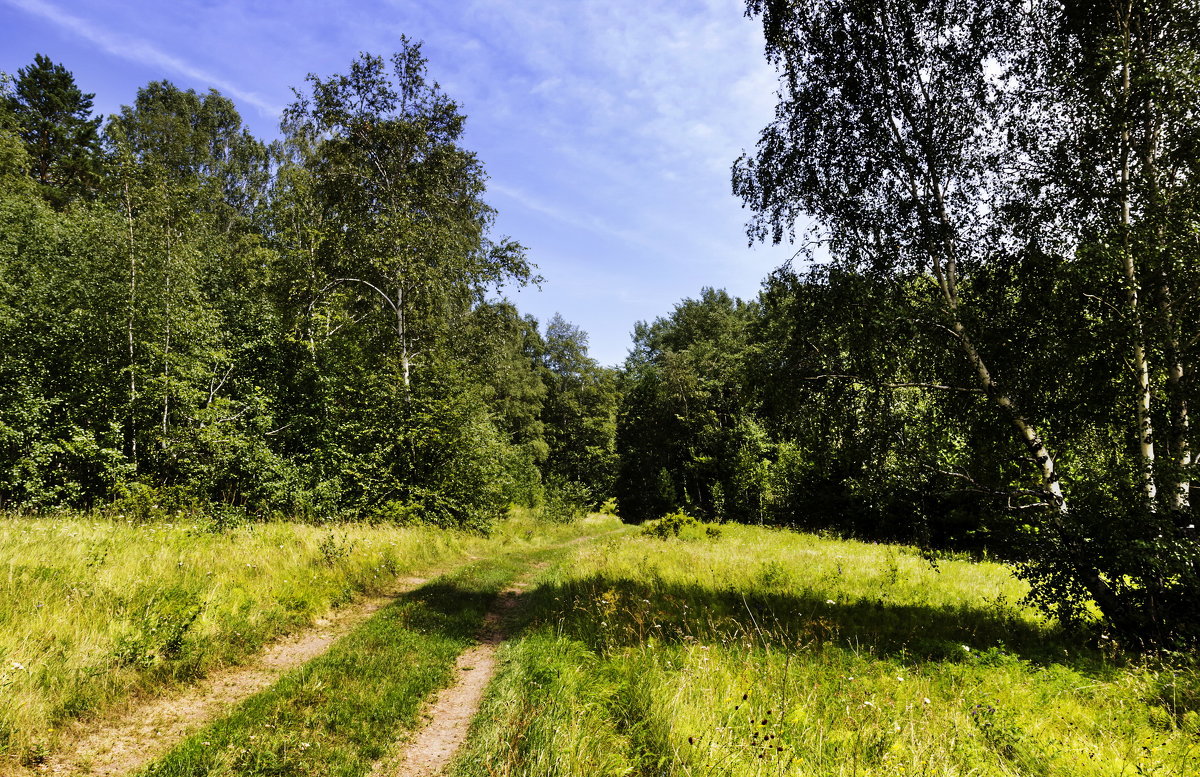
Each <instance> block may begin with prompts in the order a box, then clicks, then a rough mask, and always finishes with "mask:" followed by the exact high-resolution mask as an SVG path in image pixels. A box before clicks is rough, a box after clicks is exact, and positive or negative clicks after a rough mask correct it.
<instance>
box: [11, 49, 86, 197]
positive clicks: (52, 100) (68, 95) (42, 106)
mask: <svg viewBox="0 0 1200 777" xmlns="http://www.w3.org/2000/svg"><path fill="white" fill-rule="evenodd" d="M94 97H95V95H94V94H85V93H84V92H83V91H82V90H81V89H80V88H79V87H78V86H77V85H76V83H75V77H74V76H73V75H72V74H71V72H70V71H69V70H67V69H66V68H65V67H63V66H62V65H59V64H56V63H54V62H52V61H51V60H50V58H49V57H46V56H44V55H42V54H37V55H36V56H35V57H34V60H33V64H31V65H29V66H27V67H23V68H21V69H19V70H18V71H17V77H16V81H15V83H14V88H13V90H12V94H11V95H10V96H9V97H8V98H7V102H8V109H9V111H10V112H11V113H12V114H13V116H14V118H15V120H16V123H17V127H18V130H17V131H18V134H19V135H20V137H21V139H22V140H23V141H24V142H25V150H26V152H27V153H28V155H29V160H30V165H31V172H32V175H33V177H34V178H35V179H36V180H37V181H38V183H39V184H40V185H41V188H42V192H43V194H44V196H45V197H46V198H47V199H48V200H49V201H50V202H52V203H54V204H55V205H57V206H60V207H61V206H63V205H65V204H66V203H67V202H70V201H71V200H72V199H75V198H77V197H81V196H85V195H90V194H92V193H94V191H95V189H96V185H97V183H98V176H99V164H100V136H99V128H100V119H99V118H93V117H92V99H93V98H94Z"/></svg>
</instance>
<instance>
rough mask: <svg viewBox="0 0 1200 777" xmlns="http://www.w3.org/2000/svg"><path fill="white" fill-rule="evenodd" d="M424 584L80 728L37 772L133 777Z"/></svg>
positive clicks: (340, 614)
mask: <svg viewBox="0 0 1200 777" xmlns="http://www.w3.org/2000/svg"><path fill="white" fill-rule="evenodd" d="M425 582H426V579H425V578H419V577H407V578H400V579H399V580H397V581H396V587H395V588H394V589H393V590H391V591H389V592H388V593H387V594H385V595H383V596H375V597H371V598H369V599H364V600H361V601H359V602H357V603H355V604H353V605H350V606H349V607H345V608H343V609H340V610H336V611H334V612H333V613H331V614H330V615H328V616H327V617H325V618H321V619H320V620H318V621H317V623H316V625H315V627H313V628H311V629H306V630H305V631H302V632H299V633H296V634H292V635H290V636H288V637H284V638H283V639H281V640H279V641H278V642H276V643H274V644H273V645H271V646H270V647H269V648H267V649H266V651H265V652H263V653H262V654H261V655H260V656H259V657H258V658H257V659H255V660H254V661H253V662H252V663H250V664H247V665H243V666H238V667H230V668H228V669H223V670H220V671H217V672H214V673H213V674H211V675H209V676H208V677H206V678H204V679H203V680H201V681H199V682H197V683H196V684H194V685H191V686H188V687H187V688H184V689H182V690H180V691H179V692H177V693H172V694H168V695H165V696H161V697H157V698H152V699H149V700H145V699H141V700H133V701H131V702H130V703H129V704H127V705H126V708H125V710H124V711H123V712H119V713H117V715H116V717H115V719H110V720H107V721H105V722H104V723H103V724H102V725H101V726H96V725H95V724H92V725H91V726H88V725H87V724H77V725H76V726H75V727H74V729H73V730H72V731H71V732H70V733H69V734H68V736H67V741H66V742H64V744H63V746H62V748H61V749H60V752H59V753H57V754H56V755H54V756H52V757H51V758H50V759H49V760H48V761H47V762H46V763H45V764H43V765H42V766H40V767H39V768H38V772H41V773H50V774H75V775H97V776H100V775H105V776H111V775H120V774H128V773H130V772H132V771H134V770H135V769H137V768H138V767H140V766H143V765H145V764H146V763H148V762H149V761H151V760H153V759H154V758H157V757H158V756H160V755H163V754H164V753H166V752H167V751H168V750H170V749H171V748H172V747H173V746H174V745H176V744H178V742H179V740H180V739H182V738H184V737H185V736H187V735H188V734H190V733H192V732H193V731H195V730H197V729H199V728H200V727H202V726H203V725H204V724H206V723H208V722H209V721H211V720H213V719H215V718H217V717H218V716H219V715H221V714H223V713H225V712H226V711H228V710H229V709H230V708H231V707H232V706H233V705H235V704H237V703H238V702H240V701H242V700H243V699H245V698H247V697H249V696H251V695H253V694H255V693H258V692H259V691H261V690H263V689H265V688H268V687H270V686H271V685H272V684H273V683H275V681H276V680H278V679H279V677H280V676H281V675H282V674H283V673H284V672H287V671H288V670H289V669H293V668H295V667H297V666H300V665H301V664H304V663H307V662H308V661H311V660H312V659H314V658H316V657H317V656H319V655H321V654H322V653H324V652H325V651H326V650H328V649H329V647H330V646H331V645H332V644H333V643H334V642H336V641H337V640H338V639H340V638H341V637H342V636H344V635H345V634H347V633H348V632H349V631H350V630H351V629H353V628H354V627H355V626H357V625H358V624H360V623H362V622H363V621H365V620H367V619H368V618H370V617H371V616H372V615H374V614H375V613H376V612H377V611H378V610H379V609H380V608H381V607H383V606H384V605H386V604H388V603H389V602H391V601H392V600H394V599H395V598H396V597H397V596H399V595H401V594H404V593H407V592H408V591H411V590H413V589H414V588H417V587H418V586H420V585H422V584H423V583H425Z"/></svg>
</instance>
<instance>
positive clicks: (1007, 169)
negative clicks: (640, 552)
mask: <svg viewBox="0 0 1200 777" xmlns="http://www.w3.org/2000/svg"><path fill="white" fill-rule="evenodd" d="M746 11H747V15H748V16H750V17H752V18H756V19H759V20H760V21H761V23H762V25H763V30H764V34H765V40H766V55H767V58H768V60H769V62H770V63H772V64H773V65H774V66H775V67H776V70H777V72H778V74H779V87H778V92H777V98H778V102H777V107H776V112H775V118H774V119H773V121H772V122H771V123H770V124H769V125H768V126H767V127H766V128H765V129H764V130H763V131H762V133H761V136H760V139H759V142H758V145H757V147H756V149H755V150H754V151H753V152H749V153H746V154H744V155H743V156H742V157H741V158H740V159H739V160H738V161H737V162H736V163H735V164H734V166H733V189H734V192H735V194H736V195H737V196H738V197H740V198H741V199H742V201H743V203H744V204H745V206H746V207H747V208H748V209H749V211H750V214H751V218H750V221H749V225H748V235H749V238H750V240H751V241H759V240H764V241H772V242H775V243H780V242H784V241H789V240H793V241H796V242H797V243H799V246H798V248H799V252H798V259H803V260H807V261H799V260H794V261H793V262H792V264H791V265H789V266H786V267H782V268H780V269H779V270H777V271H776V272H775V273H773V274H772V275H771V277H770V278H768V279H767V281H766V282H765V284H764V287H763V291H762V293H761V294H760V296H759V298H758V299H757V300H755V301H753V302H751V303H743V302H741V301H738V300H733V299H730V298H729V297H728V296H726V295H724V294H722V293H719V292H714V291H705V292H704V293H703V294H702V295H701V297H700V299H697V300H687V301H685V302H683V303H681V304H680V305H678V306H677V307H676V308H675V310H674V312H673V313H672V314H670V315H669V316H667V317H665V318H663V319H660V320H658V321H656V322H654V323H653V324H650V325H646V326H642V327H640V328H639V330H638V332H637V335H636V342H637V345H636V347H635V350H634V352H633V354H632V356H631V358H630V361H629V363H628V365H627V367H628V373H629V374H628V380H629V381H630V387H629V389H628V392H627V393H626V395H625V398H624V400H623V405H622V409H621V414H620V420H619V423H618V441H619V446H618V447H619V451H620V454H621V468H620V471H619V474H618V478H617V487H618V495H619V498H620V500H621V505H622V508H623V509H624V510H625V511H626V513H628V514H634V515H638V514H640V515H645V516H649V515H653V514H655V513H657V512H661V511H663V510H666V509H673V508H675V507H682V508H684V509H687V510H693V511H696V512H699V513H702V514H706V515H711V516H716V517H722V516H724V517H734V518H736V519H738V520H753V521H761V522H763V523H770V524H781V525H801V526H810V527H835V528H838V529H840V530H842V531H846V532H850V533H853V534H856V535H859V536H863V537H876V538H894V539H903V540H907V541H917V542H922V543H927V544H931V545H938V544H940V545H947V544H948V545H951V546H958V547H968V548H970V547H974V548H980V547H986V548H989V549H991V550H992V551H993V552H1000V553H1004V554H1005V555H1007V556H1009V557H1010V558H1013V559H1015V560H1017V561H1018V562H1019V571H1020V574H1021V575H1022V576H1023V577H1024V578H1025V579H1027V580H1028V581H1029V582H1030V583H1031V584H1032V587H1033V593H1032V594H1031V596H1032V598H1033V600H1034V601H1036V602H1037V603H1039V604H1041V605H1042V606H1043V607H1044V608H1046V609H1047V611H1049V612H1051V613H1053V614H1055V615H1057V616H1059V617H1060V618H1062V620H1063V621H1064V622H1067V623H1071V622H1080V621H1085V620H1090V619H1091V617H1092V614H1093V613H1094V612H1095V610H1094V609H1093V608H1098V609H1099V611H1100V612H1101V613H1102V616H1103V618H1104V620H1105V622H1106V623H1107V624H1108V625H1109V627H1110V628H1113V629H1115V630H1116V631H1118V632H1120V633H1121V634H1122V635H1124V637H1125V638H1126V639H1127V640H1128V641H1132V642H1142V643H1146V644H1151V643H1157V644H1166V643H1169V642H1171V641H1173V640H1182V641H1194V640H1196V639H1197V638H1200V617H1197V613H1198V612H1200V610H1197V608H1196V606H1195V602H1196V601H1197V598H1198V594H1200V542H1198V540H1197V531H1196V528H1195V525H1196V520H1195V510H1194V504H1193V502H1194V500H1195V496H1194V492H1195V479H1196V461H1195V453H1194V452H1195V442H1194V439H1193V438H1194V434H1195V432H1194V428H1193V427H1194V424H1193V423H1192V419H1191V408H1193V407H1194V406H1195V404H1196V399H1197V396H1196V394H1197V386H1196V380H1195V368H1196V360H1197V345H1198V344H1200V315H1198V313H1200V311H1198V310H1197V307H1196V306H1197V303H1198V301H1200V274H1198V272H1197V270H1198V268H1200V263H1198V262H1197V256H1198V249H1200V200H1198V199H1197V194H1200V115H1198V114H1197V106H1200V5H1198V4H1197V3H1195V2H1190V1H1186V0H1163V1H1161V2H1160V1H1158V0H1150V2H1144V3H1128V2H1124V0H1111V1H1110V2H1100V3H1093V2H1086V3H1084V2H1075V1H1074V0H1060V1H1057V2H1032V3H1029V2H1016V1H1015V0H1014V1H1010V0H818V1H817V2H811V3H804V4H799V5H797V4H795V3H791V2H786V1H785V0H748V2H747V4H746ZM658 428H666V429H669V430H670V432H669V434H666V435H660V440H659V441H658V442H656V441H655V440H654V439H653V437H654V435H655V431H654V430H655V429H658Z"/></svg>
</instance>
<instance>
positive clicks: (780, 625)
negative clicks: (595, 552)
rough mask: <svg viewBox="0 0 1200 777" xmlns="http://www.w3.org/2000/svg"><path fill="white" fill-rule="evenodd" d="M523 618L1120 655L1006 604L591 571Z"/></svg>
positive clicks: (944, 652) (738, 642)
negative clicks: (715, 584) (838, 597)
mask: <svg viewBox="0 0 1200 777" xmlns="http://www.w3.org/2000/svg"><path fill="white" fill-rule="evenodd" d="M530 598H531V606H530V607H529V608H528V615H527V617H526V620H527V621H528V622H530V623H546V624H552V625H553V626H554V627H555V628H556V629H557V630H559V631H560V632H561V633H563V634H564V635H565V636H569V637H571V638H574V639H578V640H580V641H582V642H584V643H585V644H587V645H589V646H590V647H591V648H593V649H597V650H604V649H614V648H623V647H631V646H637V645H639V644H644V643H645V642H646V641H648V640H650V639H654V640H657V641H659V642H669V643H680V644H686V643H693V644H721V643H724V644H726V645H733V646H742V647H745V648H755V647H761V648H767V649H772V650H782V651H791V652H802V651H813V650H823V649H825V648H828V647H836V648H841V649H846V650H850V651H853V652H855V653H859V654H867V655H871V656H874V657H877V658H882V659H889V660H893V661H896V662H898V663H902V664H906V665H919V664H922V663H928V662H938V663H946V662H950V663H983V664H993V665H1004V664H1014V663H1020V662H1024V663H1026V664H1033V665H1039V666H1049V665H1051V664H1056V665H1060V666H1067V667H1070V668H1071V669H1074V670H1076V671H1079V672H1081V673H1084V674H1087V675H1090V676H1102V675H1107V674H1110V673H1111V672H1113V671H1115V670H1116V669H1118V668H1119V667H1120V666H1121V665H1122V664H1123V663H1124V660H1123V658H1122V656H1121V655H1120V654H1116V655H1112V654H1109V653H1106V652H1104V651H1101V650H1097V649H1094V648H1092V647H1090V646H1089V645H1087V644H1086V642H1085V641H1084V640H1083V639H1082V638H1081V637H1079V636H1076V635H1072V634H1070V633H1068V632H1065V631H1064V630H1062V629H1061V628H1058V627H1056V626H1053V625H1039V624H1035V623H1031V622H1029V621H1028V620H1026V619H1024V618H1021V617H1018V616H1017V615H1016V614H1015V613H1014V612H1013V611H1012V610H1011V609H1010V607H1008V606H1005V605H1001V604H999V603H997V604H995V605H976V606H971V605H956V606H955V605H943V606H933V605H906V604H895V603H888V602H886V601H882V600H875V601H858V602H846V603H835V602H831V601H829V600H827V599H825V598H824V597H822V596H821V595H819V594H818V593H816V592H812V593H804V594H796V593H780V592H777V591H770V590H766V589H764V588H763V587H761V586H754V585H751V586H748V587H747V590H745V591H743V590H739V589H736V588H734V587H732V586H730V587H725V588H709V587H704V586H699V585H680V584H671V583H663V582H661V581H638V580H631V579H628V578H621V577H607V576H604V575H594V576H591V577H587V578H583V579H579V580H574V581H570V582H566V583H556V584H545V585H542V586H540V587H538V588H537V589H536V590H534V591H532V592H531V593H530Z"/></svg>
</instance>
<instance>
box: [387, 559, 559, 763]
mask: <svg viewBox="0 0 1200 777" xmlns="http://www.w3.org/2000/svg"><path fill="white" fill-rule="evenodd" d="M538 566H544V565H542V564H539V565H538ZM527 585H528V584H527V583H525V582H519V583H516V584H514V585H513V586H512V587H510V588H508V589H507V590H505V591H503V592H502V593H501V594H500V596H499V598H498V599H497V602H496V604H495V605H494V606H493V608H492V610H491V612H489V613H488V614H487V617H486V618H485V619H484V625H483V629H482V630H481V632H480V635H479V644H478V645H476V646H475V647H472V648H469V649H468V650H466V651H464V652H463V654H462V655H460V656H459V657H458V661H457V662H456V664H455V671H456V673H457V675H458V679H457V680H456V681H455V683H454V684H453V685H451V686H450V687H448V688H444V689H443V690H442V691H441V692H440V693H438V695H437V698H435V699H434V700H433V702H432V703H431V704H430V705H429V706H428V707H427V708H426V709H425V711H424V714H423V717H424V719H425V721H426V723H425V725H424V726H423V727H422V728H421V729H419V730H417V731H416V732H415V733H414V734H413V736H412V738H411V739H410V740H408V741H406V742H404V743H403V744H402V745H401V746H400V749H398V750H397V752H395V753H394V754H393V755H392V756H391V757H389V758H386V759H384V760H382V761H380V762H379V763H377V764H376V765H375V768H374V769H372V770H371V777H434V776H435V775H438V774H441V773H442V772H443V771H444V770H445V769H446V767H447V766H449V764H450V761H451V760H452V759H453V758H454V756H455V754H456V753H457V752H458V750H459V748H461V747H462V745H463V743H464V742H466V740H467V732H468V731H469V730H470V728H471V721H472V720H474V719H475V715H476V714H477V713H478V712H479V705H480V704H481V703H482V701H483V695H484V692H485V691H486V690H487V686H488V683H489V682H491V679H492V675H494V674H495V673H496V649H497V648H498V647H499V646H500V643H501V642H503V641H504V639H505V637H506V635H507V628H506V626H507V620H508V617H509V616H510V615H511V613H512V612H513V611H514V610H515V609H516V608H517V607H518V606H519V602H520V596H521V593H522V592H523V591H524V590H525V588H526V587H527Z"/></svg>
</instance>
